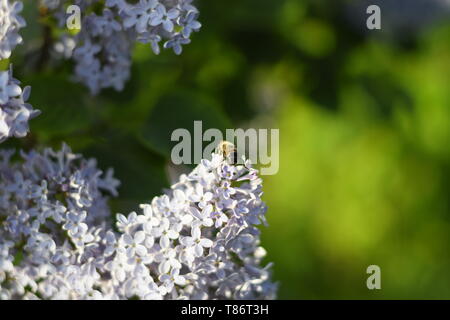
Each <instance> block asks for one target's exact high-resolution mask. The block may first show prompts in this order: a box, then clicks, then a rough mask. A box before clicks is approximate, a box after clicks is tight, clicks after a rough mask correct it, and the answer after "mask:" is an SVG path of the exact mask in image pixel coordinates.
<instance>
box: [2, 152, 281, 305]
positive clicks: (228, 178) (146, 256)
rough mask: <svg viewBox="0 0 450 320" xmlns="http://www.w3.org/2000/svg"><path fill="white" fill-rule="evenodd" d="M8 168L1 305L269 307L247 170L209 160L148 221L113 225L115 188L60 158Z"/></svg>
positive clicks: (256, 200)
mask: <svg viewBox="0 0 450 320" xmlns="http://www.w3.org/2000/svg"><path fill="white" fill-rule="evenodd" d="M11 156H12V153H11V152H3V153H2V157H1V158H0V159H1V163H0V178H1V180H0V181H1V182H0V209H1V210H0V223H1V224H0V298H6V299H11V298H12V299H38V298H39V299H133V298H138V299H271V298H274V297H275V293H276V285H275V284H273V283H272V282H271V280H270V270H269V269H270V265H268V266H266V267H264V268H263V267H261V266H260V265H261V259H262V258H263V257H264V255H265V250H264V249H263V248H262V247H260V246H259V233H260V232H259V230H258V229H257V227H256V226H257V225H259V224H260V223H265V218H264V214H265V211H266V206H265V204H264V203H263V202H262V200H261V194H262V191H261V187H262V186H261V179H260V178H258V176H257V171H256V170H254V169H252V168H251V166H250V164H249V163H248V162H246V163H245V165H232V164H230V162H229V161H228V160H227V159H224V158H223V157H222V155H219V154H213V156H212V159H211V160H210V161H208V160H202V162H201V164H199V165H198V166H197V167H196V168H195V169H194V170H193V171H192V172H191V173H190V174H189V175H183V176H181V177H180V181H179V182H178V183H176V184H174V185H173V186H172V187H171V189H170V190H169V191H167V193H166V194H165V195H162V196H160V197H156V198H154V199H153V200H152V201H151V203H148V204H143V205H141V209H142V213H139V214H137V213H135V212H132V213H130V214H129V215H128V216H127V217H126V216H124V215H122V214H118V215H117V223H116V226H117V231H114V230H112V229H109V228H108V226H107V223H106V221H107V216H108V209H107V206H106V199H107V198H106V196H105V195H104V192H105V191H107V192H109V193H110V194H113V195H114V194H115V193H116V191H115V188H116V186H117V184H118V183H117V181H116V180H114V179H113V178H112V175H111V173H108V174H107V175H106V177H103V176H102V174H101V172H100V171H99V170H98V169H97V168H96V165H95V161H93V160H90V161H86V160H83V159H81V158H79V157H78V156H76V155H74V154H72V153H71V152H70V150H69V149H68V148H67V147H64V148H63V150H62V151H59V152H53V151H52V150H45V151H44V153H43V154H39V153H35V152H31V153H29V154H22V157H23V158H24V162H23V164H20V165H19V164H12V162H11V161H10V158H11Z"/></svg>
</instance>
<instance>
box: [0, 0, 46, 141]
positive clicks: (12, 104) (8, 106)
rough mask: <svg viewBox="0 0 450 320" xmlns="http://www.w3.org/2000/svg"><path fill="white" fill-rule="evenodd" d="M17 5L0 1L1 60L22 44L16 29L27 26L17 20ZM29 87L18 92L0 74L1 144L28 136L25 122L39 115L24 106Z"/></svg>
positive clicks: (5, 74) (16, 85) (8, 74)
mask: <svg viewBox="0 0 450 320" xmlns="http://www.w3.org/2000/svg"><path fill="white" fill-rule="evenodd" d="M22 9H23V4H22V2H20V1H16V2H11V1H9V0H0V60H3V59H9V58H10V56H11V53H12V51H13V50H14V48H15V47H16V46H17V45H18V44H20V43H21V42H22V37H21V36H20V35H19V29H20V28H22V27H24V26H25V25H26V23H25V20H24V19H23V18H22V17H21V16H20V12H21V11H22ZM29 95H30V87H25V88H24V90H22V89H21V88H20V82H19V81H18V80H16V79H14V78H13V77H12V67H11V66H10V68H9V71H0V143H1V142H3V141H5V140H6V139H7V138H9V137H12V136H15V137H24V136H26V134H27V133H28V120H30V119H32V118H34V117H35V116H37V115H38V114H39V111H38V110H33V108H32V107H31V105H30V104H28V103H26V101H27V100H28V97H29Z"/></svg>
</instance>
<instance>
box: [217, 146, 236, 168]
mask: <svg viewBox="0 0 450 320" xmlns="http://www.w3.org/2000/svg"><path fill="white" fill-rule="evenodd" d="M216 152H217V153H218V154H220V155H222V156H223V157H224V158H225V159H227V160H228V162H230V163H231V164H235V163H237V149H236V146H235V145H234V144H233V143H231V142H229V141H221V142H220V143H219V144H218V145H217V147H216Z"/></svg>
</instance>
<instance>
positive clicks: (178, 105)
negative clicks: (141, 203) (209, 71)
mask: <svg viewBox="0 0 450 320" xmlns="http://www.w3.org/2000/svg"><path fill="white" fill-rule="evenodd" d="M197 120H200V121H202V130H203V132H204V131H205V130H207V129H209V128H217V129H219V130H221V131H222V132H223V133H224V132H225V129H226V128H231V123H230V120H229V119H228V117H227V116H226V115H225V113H224V112H223V111H222V110H221V108H220V107H219V106H218V105H217V104H216V103H215V102H214V101H212V100H209V99H207V98H205V97H201V96H199V95H196V94H193V93H189V92H186V91H178V92H176V93H171V94H168V95H165V96H163V97H161V99H160V100H159V101H158V103H157V104H156V105H155V107H154V108H153V109H152V111H151V113H150V115H149V117H148V119H147V121H146V123H145V125H144V127H143V128H142V131H141V134H140V135H139V139H140V141H142V143H143V144H144V145H145V146H147V147H148V148H150V149H151V150H153V151H156V152H158V153H159V154H161V155H163V156H165V157H166V158H169V157H170V153H171V150H172V148H173V147H174V146H175V145H176V144H177V143H178V142H177V141H171V136H172V132H173V131H174V130H175V129H178V128H184V129H187V130H188V131H189V132H190V133H191V137H194V121H197Z"/></svg>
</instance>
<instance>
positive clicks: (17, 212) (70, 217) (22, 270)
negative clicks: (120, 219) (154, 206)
mask: <svg viewBox="0 0 450 320" xmlns="http://www.w3.org/2000/svg"><path fill="white" fill-rule="evenodd" d="M13 155H14V151H1V153H0V298H2V299H36V298H43V299H46V298H55V299H58V298H61V299H70V298H77V297H88V296H89V294H92V295H95V290H94V287H93V286H94V285H95V284H96V283H97V282H98V281H99V278H98V272H97V271H96V268H97V266H98V265H100V264H102V263H104V258H103V255H102V254H101V252H102V250H103V249H102V248H100V243H101V241H99V238H100V237H101V236H102V232H103V231H104V230H105V225H106V223H107V222H108V217H109V216H110V213H109V209H108V206H107V198H106V196H105V195H104V193H105V191H106V192H108V193H110V194H112V195H116V187H117V185H118V181H117V180H115V179H114V178H113V177H112V172H111V171H108V172H107V173H106V175H102V172H101V171H99V170H98V169H97V167H96V162H95V160H84V159H82V158H80V156H79V155H76V154H73V153H72V152H71V150H70V149H69V148H68V147H67V146H65V145H64V146H63V148H62V150H61V151H58V152H55V151H53V150H51V149H46V150H44V151H43V152H42V153H37V152H34V151H32V152H29V153H24V152H22V153H21V154H20V156H21V157H22V161H21V162H18V163H17V162H14V161H12V157H13Z"/></svg>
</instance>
